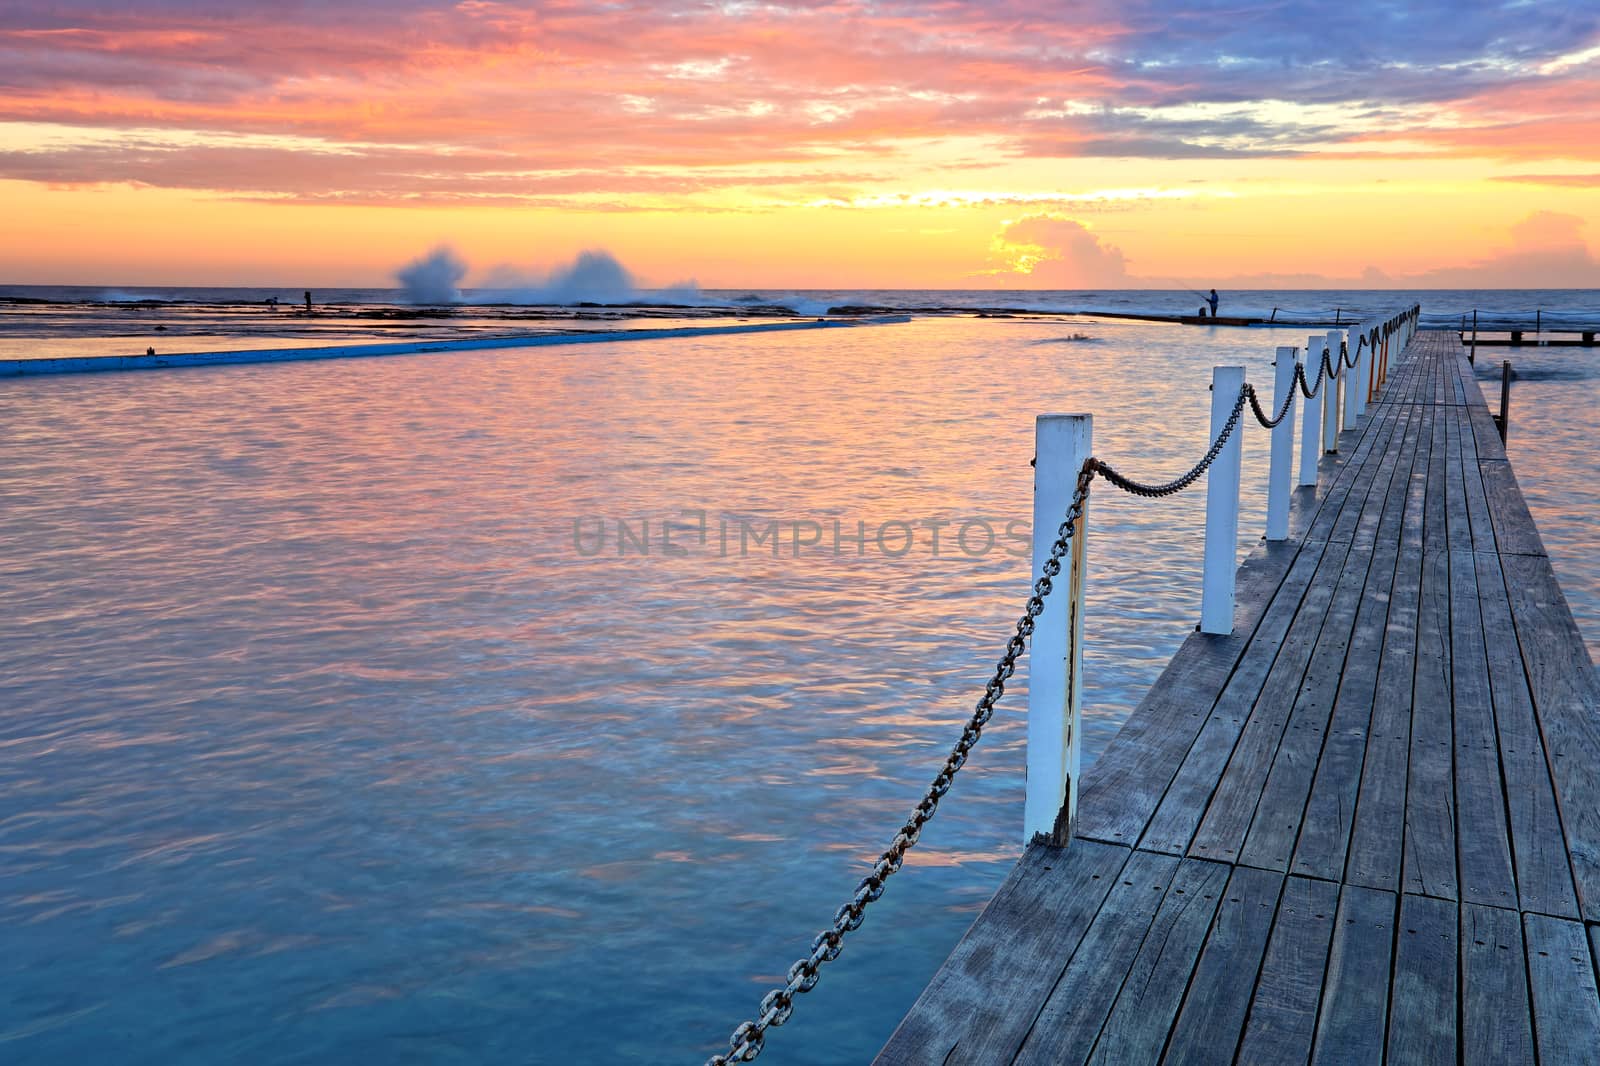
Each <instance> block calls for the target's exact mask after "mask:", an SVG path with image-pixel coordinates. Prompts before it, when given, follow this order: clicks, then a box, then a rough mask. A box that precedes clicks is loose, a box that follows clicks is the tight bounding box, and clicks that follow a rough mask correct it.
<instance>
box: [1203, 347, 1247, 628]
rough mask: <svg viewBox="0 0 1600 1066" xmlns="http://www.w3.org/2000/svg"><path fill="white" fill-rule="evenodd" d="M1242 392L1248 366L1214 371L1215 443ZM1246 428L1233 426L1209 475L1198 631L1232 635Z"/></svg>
mask: <svg viewBox="0 0 1600 1066" xmlns="http://www.w3.org/2000/svg"><path fill="white" fill-rule="evenodd" d="M1242 388H1244V367H1242V366H1219V367H1214V368H1213V369H1212V371H1211V440H1212V441H1215V440H1216V439H1217V436H1218V435H1219V434H1220V433H1221V432H1222V427H1223V426H1224V425H1226V424H1227V422H1228V416H1229V415H1231V414H1233V405H1234V403H1236V402H1237V401H1238V399H1239V390H1240V389H1242ZM1243 440H1244V427H1243V426H1242V425H1241V426H1235V427H1234V431H1233V435H1232V436H1231V437H1229V438H1228V443H1227V444H1225V445H1224V446H1223V448H1222V451H1221V452H1219V453H1218V455H1217V459H1216V462H1214V463H1212V464H1211V469H1210V470H1208V471H1206V557H1205V566H1204V569H1203V570H1202V575H1201V582H1200V631H1201V632H1202V633H1232V632H1233V581H1234V573H1235V571H1236V570H1237V569H1238V565H1239V560H1238V555H1239V463H1240V459H1241V457H1242V456H1243V454H1244V450H1243V448H1242V446H1241V443H1240V442H1241V441H1243Z"/></svg>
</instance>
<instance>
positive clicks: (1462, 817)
mask: <svg viewBox="0 0 1600 1066" xmlns="http://www.w3.org/2000/svg"><path fill="white" fill-rule="evenodd" d="M1256 439H1257V440H1258V441H1259V440H1260V438H1259V437H1257V438H1256ZM1257 446H1262V445H1260V444H1257ZM1293 525H1294V528H1293V532H1292V533H1291V536H1290V538H1289V540H1287V541H1285V542H1283V543H1281V544H1270V545H1263V546H1262V547H1261V548H1260V549H1258V550H1257V551H1255V552H1254V553H1252V554H1251V555H1250V557H1249V558H1248V559H1246V561H1245V563H1244V565H1243V566H1242V567H1241V568H1240V575H1239V609H1238V614H1237V625H1236V628H1235V630H1234V632H1233V633H1232V634H1231V635H1228V636H1222V637H1208V636H1202V635H1201V634H1198V633H1196V634H1194V635H1192V636H1191V637H1189V638H1188V640H1187V641H1186V642H1185V643H1184V645H1183V647H1182V648H1181V649H1180V650H1179V652H1178V654H1177V655H1176V656H1175V657H1174V658H1173V660H1172V662H1171V664H1170V665H1169V666H1168V667H1167V669H1166V672H1165V673H1163V674H1162V676H1161V678H1160V680H1159V681H1158V682H1157V683H1156V685H1155V686H1154V687H1153V688H1152V689H1151V691H1150V693H1149V694H1148V695H1147V696H1146V697H1145V700H1144V702H1143V703H1142V704H1140V706H1139V707H1138V709H1137V710H1136V711H1135V712H1134V714H1133V715H1132V716H1131V718H1130V719H1129V721H1128V723H1127V724H1126V725H1125V726H1124V727H1123V729H1122V731H1121V733H1120V734H1119V735H1118V736H1117V738H1116V739H1115V740H1114V741H1113V742H1112V744H1111V745H1110V747H1109V748H1108V749H1107V750H1106V752H1105V754H1104V755H1102V756H1101V757H1100V759H1099V761H1098V762H1096V763H1095V764H1094V766H1093V767H1092V768H1091V769H1090V770H1089V771H1088V772H1087V773H1086V775H1085V778H1084V787H1083V791H1082V793H1081V800H1080V805H1079V816H1078V823H1077V835H1076V838H1075V839H1074V841H1073V843H1072V844H1071V845H1070V846H1069V847H1067V848H1052V847H1047V846H1044V845H1040V844H1035V845H1032V846H1030V847H1029V848H1028V849H1027V851H1026V852H1025V853H1024V855H1023V857H1022V859H1021V860H1020V861H1019V862H1018V864H1017V867H1016V869H1015V870H1014V871H1013V872H1012V873H1011V875H1010V876H1009V877H1008V878H1007V879H1006V881H1005V883H1004V884H1003V885H1002V886H1001V888H1000V890H999V891H998V892H997V893H996V894H995V897H994V899H993V900H992V901H990V903H989V906H988V908H987V909H986V910H985V911H984V912H983V914H982V915H981V916H980V917H979V918H978V920H977V922H976V923H974V925H973V927H972V929H971V930H970V931H969V932H968V933H967V935H966V937H965V938H964V939H963V940H962V941H961V943H960V944H959V945H958V946H957V947H956V949H955V951H954V952H953V953H952V954H951V956H950V958H949V960H948V961H947V962H946V963H945V964H944V966H943V968H941V969H940V970H939V972H938V973H937V974H936V975H935V976H934V978H933V980H932V982H930V984H929V985H928V987H927V989H926V990H925V991H924V992H923V994H922V996H921V998H919V999H918V1000H917V1003H916V1005H915V1006H914V1007H913V1008H912V1009H911V1011H910V1013H909V1014H907V1015H906V1017H905V1019H904V1020H903V1021H902V1022H901V1024H900V1027H899V1028H898V1029H897V1030H896V1032H895V1033H894V1035H893V1037H891V1038H890V1040H889V1043H888V1044H887V1045H886V1046H885V1047H884V1049H883V1051H882V1052H881V1053H880V1055H879V1058H878V1062H879V1063H884V1064H901V1063H905V1064H919V1066H920V1064H931V1063H937V1064H946V1063H975V1064H982V1066H991V1064H999V1063H1012V1062H1016V1063H1051V1064H1077V1063H1095V1064H1109V1063H1127V1064H1139V1063H1156V1062H1169V1063H1181V1064H1185V1066H1187V1064H1194V1063H1230V1062H1239V1063H1259V1064H1263V1066H1284V1064H1292V1063H1304V1062H1316V1063H1335V1062H1337V1063H1353V1062H1372V1063H1378V1062H1389V1063H1393V1064H1404V1066H1413V1064H1427V1063H1456V1062H1463V1063H1468V1064H1474V1063H1484V1064H1493V1066H1505V1064H1516V1063H1533V1062H1535V1061H1537V1062H1539V1063H1540V1064H1541V1066H1557V1064H1560V1066H1565V1064H1568V1063H1574V1064H1576V1063H1592V1062H1596V1061H1600V995H1597V993H1596V985H1595V965H1594V964H1595V956H1596V955H1597V954H1600V684H1597V681H1596V675H1595V672H1594V669H1593V666H1592V665H1591V663H1590V661H1589V656H1588V653H1587V651H1586V650H1585V648H1584V645H1583V642H1582V640H1581V639H1580V637H1579V634H1578V631H1577V627H1576V625H1575V624H1574V622H1573V619H1572V614H1571V612H1570V610H1569V609H1568V607H1567V604H1566V600H1565V599H1564V598H1563V596H1562V594H1561V590H1560V588H1559V587H1558V586H1557V584H1556V579H1555V575H1554V573H1553V572H1552V571H1551V568H1550V564H1549V561H1548V560H1547V559H1546V557H1545V553H1544V547H1543V545H1542V543H1541V541H1540V539H1539V534H1538V531H1537V530H1536V529H1535V528H1534V524H1533V520H1532V518H1531V517H1530V516H1529V514H1528V510H1527V506H1526V505H1525V504H1524V502H1523V499H1522V494H1521V492H1520V491H1519V489H1518V488H1517V482H1516V478H1515V477H1514V476H1513V475H1512V472H1511V469H1510V466H1509V464H1508V463H1507V462H1506V458H1505V451H1504V449H1503V448H1502V447H1501V444H1500V439H1499V437H1498V436H1497V435H1496V432H1495V429H1494V426H1493V424H1492V422H1491V420H1490V418H1489V413H1488V410H1487V408H1486V407H1485V405H1484V400H1483V396H1482V393H1481V391H1480V390H1479V387H1478V384H1477V382H1476V381H1475V380H1474V379H1473V376H1472V373H1471V370H1470V368H1469V367H1468V365H1467V362H1466V359H1465V356H1464V354H1463V351H1462V348H1461V345H1460V343H1459V341H1458V338H1457V337H1456V336H1455V335H1454V334H1450V333H1442V332H1429V333H1420V334H1418V335H1417V337H1416V338H1415V339H1414V340H1413V342H1412V344H1411V345H1410V347H1409V348H1408V349H1407V351H1406V352H1405V353H1403V355H1402V356H1400V357H1399V358H1393V357H1392V358H1391V361H1390V377H1389V384H1388V386H1387V388H1386V389H1385V391H1384V393H1383V394H1382V396H1381V397H1380V398H1379V400H1378V402H1376V403H1375V404H1374V405H1373V406H1371V407H1369V408H1368V417H1367V419H1366V421H1365V423H1364V424H1363V425H1362V426H1360V427H1358V428H1357V429H1354V430H1351V431H1349V432H1346V433H1343V434H1341V435H1340V437H1339V454H1338V455H1337V456H1330V457H1327V458H1325V459H1324V460H1323V462H1322V469H1321V479H1320V483H1319V485H1318V486H1317V490H1316V492H1315V494H1314V495H1313V494H1312V493H1311V492H1310V490H1301V491H1300V495H1299V497H1298V498H1297V500H1296V502H1295V514H1294V524H1293ZM1091 580H1092V578H1091ZM1108 580H1109V578H1108ZM1535 1049H1537V1054H1538V1058H1537V1060H1535V1057H1534V1055H1535Z"/></svg>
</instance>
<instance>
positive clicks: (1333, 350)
mask: <svg viewBox="0 0 1600 1066" xmlns="http://www.w3.org/2000/svg"><path fill="white" fill-rule="evenodd" d="M1324 343H1326V344H1327V346H1328V365H1329V366H1331V367H1332V368H1333V375H1334V376H1333V380H1332V381H1330V382H1328V395H1327V396H1326V397H1325V398H1324V399H1323V401H1322V450H1323V451H1325V452H1327V453H1328V454H1330V455H1332V454H1335V453H1337V452H1338V450H1339V401H1340V399H1341V398H1342V395H1341V394H1342V393H1343V392H1344V379H1345V372H1344V363H1342V362H1341V361H1340V358H1339V331H1338V330H1336V329H1330V330H1329V331H1328V336H1327V340H1326V341H1325V342H1324Z"/></svg>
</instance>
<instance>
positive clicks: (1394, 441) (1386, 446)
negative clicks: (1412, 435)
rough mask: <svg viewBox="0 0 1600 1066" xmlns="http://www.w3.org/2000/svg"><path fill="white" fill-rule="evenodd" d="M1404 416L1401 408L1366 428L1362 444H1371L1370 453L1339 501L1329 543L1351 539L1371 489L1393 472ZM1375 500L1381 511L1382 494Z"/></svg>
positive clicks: (1329, 531)
mask: <svg viewBox="0 0 1600 1066" xmlns="http://www.w3.org/2000/svg"><path fill="white" fill-rule="evenodd" d="M1408 415H1409V409H1407V408H1401V409H1399V410H1397V411H1393V412H1389V413H1388V415H1387V417H1385V418H1383V419H1381V420H1379V422H1378V423H1377V424H1375V425H1372V426H1370V427H1369V428H1370V432H1369V433H1367V434H1366V435H1365V437H1364V438H1363V440H1370V441H1371V442H1372V445H1371V450H1370V452H1369V453H1368V454H1367V456H1366V458H1365V460H1364V461H1363V462H1362V464H1361V467H1360V469H1359V470H1358V471H1357V472H1356V476H1355V477H1354V479H1352V481H1351V483H1350V491H1349V492H1348V493H1347V494H1346V496H1345V498H1344V500H1343V501H1341V504H1340V507H1339V511H1338V514H1337V515H1335V516H1334V520H1333V524H1332V526H1331V527H1329V529H1328V534H1327V536H1328V539H1329V540H1354V539H1355V534H1356V528H1357V526H1358V525H1359V523H1360V521H1361V516H1362V514H1363V512H1364V510H1365V507H1366V504H1367V502H1368V501H1369V500H1370V499H1371V498H1372V497H1373V495H1374V491H1375V490H1374V485H1375V484H1377V483H1378V482H1379V481H1380V480H1384V481H1386V480H1387V479H1386V475H1387V474H1389V473H1390V472H1392V471H1393V469H1394V466H1395V464H1396V462H1397V461H1398V457H1399V447H1398V444H1399V442H1400V441H1401V440H1403V439H1404V437H1405V430H1406V423H1407V422H1408V421H1409V418H1408ZM1377 496H1378V500H1377V506H1378V507H1379V508H1381V507H1382V505H1383V496H1384V493H1383V492H1382V491H1381V490H1379V491H1377ZM1374 521H1376V519H1374Z"/></svg>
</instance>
